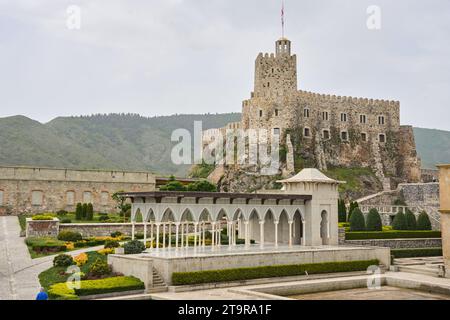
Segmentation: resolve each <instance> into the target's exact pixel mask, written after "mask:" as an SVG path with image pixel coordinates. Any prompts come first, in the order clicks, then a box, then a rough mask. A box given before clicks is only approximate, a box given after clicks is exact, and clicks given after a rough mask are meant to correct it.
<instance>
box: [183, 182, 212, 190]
mask: <svg viewBox="0 0 450 320" xmlns="http://www.w3.org/2000/svg"><path fill="white" fill-rule="evenodd" d="M186 189H187V191H199V192H217V186H216V185H214V184H212V183H211V182H209V181H207V180H201V181H197V182H194V183H190V184H189V185H188V186H187V188H186Z"/></svg>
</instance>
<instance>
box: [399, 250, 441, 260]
mask: <svg viewBox="0 0 450 320" xmlns="http://www.w3.org/2000/svg"><path fill="white" fill-rule="evenodd" d="M391 255H393V256H394V258H417V257H440V256H442V248H410V249H392V250H391Z"/></svg>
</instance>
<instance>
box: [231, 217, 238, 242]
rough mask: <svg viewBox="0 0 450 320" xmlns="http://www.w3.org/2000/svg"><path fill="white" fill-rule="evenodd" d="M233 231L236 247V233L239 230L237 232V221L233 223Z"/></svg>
mask: <svg viewBox="0 0 450 320" xmlns="http://www.w3.org/2000/svg"><path fill="white" fill-rule="evenodd" d="M238 221H239V220H238ZM238 223H239V222H238ZM231 230H232V231H233V246H236V239H237V235H236V231H237V230H236V222H235V221H234V222H233V226H232V227H231Z"/></svg>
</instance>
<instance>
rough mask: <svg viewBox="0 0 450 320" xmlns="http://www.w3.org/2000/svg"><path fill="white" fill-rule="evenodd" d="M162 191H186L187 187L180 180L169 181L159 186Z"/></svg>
mask: <svg viewBox="0 0 450 320" xmlns="http://www.w3.org/2000/svg"><path fill="white" fill-rule="evenodd" d="M159 190H161V191H186V187H185V186H184V185H183V184H182V183H181V182H180V181H176V180H174V181H169V182H168V183H166V184H165V185H163V186H161V187H160V188H159Z"/></svg>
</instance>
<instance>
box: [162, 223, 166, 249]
mask: <svg viewBox="0 0 450 320" xmlns="http://www.w3.org/2000/svg"><path fill="white" fill-rule="evenodd" d="M162 227H163V249H165V248H166V224H165V223H163V225H162Z"/></svg>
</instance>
